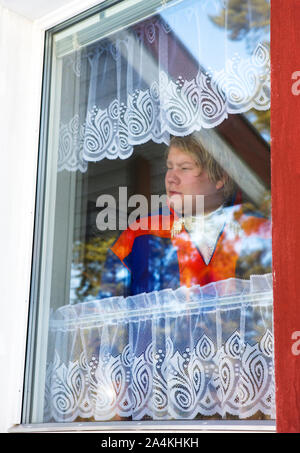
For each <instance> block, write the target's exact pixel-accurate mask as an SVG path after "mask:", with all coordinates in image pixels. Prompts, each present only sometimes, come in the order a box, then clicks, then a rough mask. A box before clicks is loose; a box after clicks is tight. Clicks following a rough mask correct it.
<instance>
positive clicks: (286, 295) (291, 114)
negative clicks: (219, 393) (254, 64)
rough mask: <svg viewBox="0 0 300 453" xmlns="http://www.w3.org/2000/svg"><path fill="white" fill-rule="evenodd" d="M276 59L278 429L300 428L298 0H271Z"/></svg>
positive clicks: (273, 115) (274, 166)
mask: <svg viewBox="0 0 300 453" xmlns="http://www.w3.org/2000/svg"><path fill="white" fill-rule="evenodd" d="M271 64H272V67H271V83H272V95H271V136H272V142H271V156H272V157H271V169H272V200H273V202H272V209H273V214H272V217H273V270H274V277H275V278H274V332H275V378H276V408H277V413H276V419H277V431H278V432H298V433H299V432H300V354H299V355H297V354H298V352H299V353H300V344H298V343H297V342H296V337H297V334H294V339H292V335H293V333H294V332H297V331H298V332H299V335H300V259H299V256H298V252H299V253H300V77H298V75H297V74H295V75H294V77H296V78H295V79H292V75H293V74H294V73H295V71H300V1H299V0H271ZM299 76H300V73H299ZM297 80H299V83H298V84H297ZM298 91H299V94H298V95H296V94H297V92H298ZM293 92H294V94H293Z"/></svg>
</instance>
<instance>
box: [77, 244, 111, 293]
mask: <svg viewBox="0 0 300 453" xmlns="http://www.w3.org/2000/svg"><path fill="white" fill-rule="evenodd" d="M115 239H116V238H115V236H114V237H109V238H103V237H93V238H91V239H89V240H88V241H87V242H81V241H80V242H79V241H77V242H76V243H75V244H74V247H73V266H74V268H75V270H77V271H78V273H79V275H78V277H79V278H80V285H79V286H78V287H77V288H76V295H77V297H78V301H83V300H85V299H86V298H87V297H88V296H93V297H96V296H97V294H98V292H99V289H100V282H101V272H102V269H103V264H104V263H105V260H106V256H107V251H108V249H109V248H110V247H111V245H112V244H113V242H114V241H115Z"/></svg>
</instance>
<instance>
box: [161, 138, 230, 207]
mask: <svg viewBox="0 0 300 453" xmlns="http://www.w3.org/2000/svg"><path fill="white" fill-rule="evenodd" d="M223 185H224V184H223V182H222V181H218V182H217V183H214V182H212V181H210V179H209V177H208V173H207V172H206V170H204V169H201V167H199V165H197V163H196V161H195V159H194V158H193V157H192V156H191V155H189V154H187V153H185V152H184V151H182V150H180V149H179V148H176V147H174V146H171V148H170V150H169V154H168V158H167V173H166V177H165V186H166V192H167V196H168V199H169V203H170V205H171V207H172V208H173V209H174V210H175V211H176V212H178V213H182V212H184V214H185V215H192V214H193V215H195V214H196V213H197V212H198V213H199V210H200V212H201V211H202V212H203V209H204V211H205V212H209V211H212V210H214V209H216V208H217V207H218V206H220V205H221V204H222V199H223V195H222V193H221V191H220V189H222V187H223ZM185 195H192V197H187V198H186V199H185V202H184V201H183V200H184V196H185ZM196 195H201V196H202V197H196ZM183 203H184V204H183Z"/></svg>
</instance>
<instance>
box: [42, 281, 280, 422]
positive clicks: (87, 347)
mask: <svg viewBox="0 0 300 453" xmlns="http://www.w3.org/2000/svg"><path fill="white" fill-rule="evenodd" d="M48 344H49V351H48V367H47V381H46V399H45V411H44V421H45V422H47V421H49V422H51V421H56V422H71V421H75V420H76V419H77V420H78V419H79V418H80V419H85V420H87V419H90V420H95V421H101V420H102V421H103V420H113V419H119V418H120V417H125V418H127V419H132V420H141V419H143V418H145V417H147V418H149V417H150V418H152V419H154V420H167V419H194V418H197V417H199V416H201V417H202V416H216V417H224V418H226V417H227V416H228V415H229V416H237V417H239V418H240V419H245V418H248V417H252V416H254V417H256V416H257V414H258V413H259V414H260V415H259V416H260V417H261V416H262V415H261V414H263V416H264V417H266V418H272V419H273V418H275V413H274V407H275V401H274V395H275V391H274V363H273V335H272V277H271V274H267V275H261V276H252V277H251V279H250V280H239V279H228V280H224V281H220V282H214V283H210V284H209V285H206V286H204V287H200V286H194V287H192V288H190V289H187V288H185V287H183V288H179V289H178V290H176V291H172V290H162V291H160V292H154V293H148V294H140V295H138V296H134V297H128V298H122V297H115V298H108V299H103V300H97V301H93V302H85V303H81V304H76V305H68V306H64V307H61V308H60V309H58V310H57V311H56V313H54V314H53V316H52V319H51V322H50V338H49V343H48Z"/></svg>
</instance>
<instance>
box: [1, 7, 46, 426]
mask: <svg viewBox="0 0 300 453" xmlns="http://www.w3.org/2000/svg"><path fill="white" fill-rule="evenodd" d="M42 52H43V33H42V32H41V30H40V29H39V28H37V27H35V25H34V24H33V23H32V22H30V21H29V20H27V19H25V18H23V17H21V16H18V15H16V14H15V13H12V12H10V11H9V10H7V9H5V8H3V7H0V129H1V133H0V157H1V170H2V171H1V178H0V197H1V221H0V244H1V248H0V250H1V253H0V294H1V299H0V370H1V373H0V432H5V431H7V429H8V428H9V427H10V426H12V425H13V424H15V423H17V422H18V421H19V417H20V408H21V397H22V385H23V373H24V356H25V338H26V324H27V312H28V295H29V283H30V281H29V280H30V266H31V251H32V236H33V214H34V198H35V182H36V163H37V150H38V126H39V100H40V93H41V74H42V66H41V64H40V62H41V61H42Z"/></svg>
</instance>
